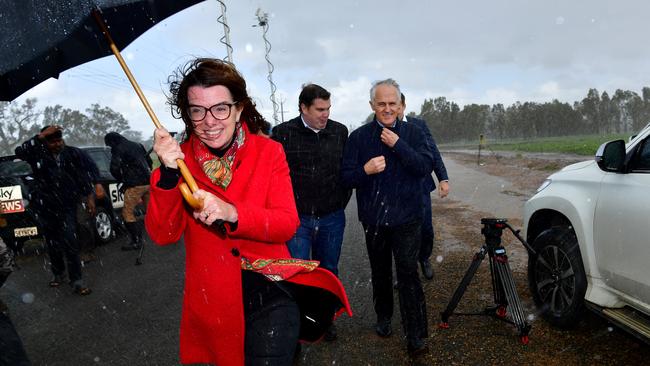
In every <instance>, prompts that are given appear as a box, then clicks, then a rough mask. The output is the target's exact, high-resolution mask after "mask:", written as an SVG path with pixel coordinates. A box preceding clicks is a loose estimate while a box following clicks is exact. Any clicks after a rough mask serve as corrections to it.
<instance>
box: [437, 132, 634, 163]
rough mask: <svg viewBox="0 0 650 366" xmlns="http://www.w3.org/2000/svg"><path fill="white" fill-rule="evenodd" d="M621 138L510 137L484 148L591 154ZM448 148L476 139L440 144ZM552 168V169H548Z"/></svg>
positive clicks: (623, 135) (594, 136)
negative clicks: (601, 146) (525, 138)
mask: <svg viewBox="0 0 650 366" xmlns="http://www.w3.org/2000/svg"><path fill="white" fill-rule="evenodd" d="M618 139H623V140H625V141H628V139H629V135H627V134H607V135H581V136H561V137H545V138H539V139H533V140H530V139H528V140H524V139H516V140H515V139H512V140H500V141H495V140H492V141H490V139H487V141H486V144H485V145H483V147H482V148H484V149H486V150H487V149H491V150H494V151H521V152H545V153H564V154H576V155H584V156H591V155H594V154H595V153H596V150H597V149H598V147H599V146H600V145H601V144H602V143H604V142H607V141H611V140H618ZM442 146H444V147H448V148H450V149H457V148H472V149H476V148H477V147H478V141H477V142H476V143H475V144H473V145H472V143H471V142H470V143H467V144H461V145H459V144H449V145H442ZM550 170H552V169H550Z"/></svg>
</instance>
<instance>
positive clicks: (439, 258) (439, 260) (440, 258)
mask: <svg viewBox="0 0 650 366" xmlns="http://www.w3.org/2000/svg"><path fill="white" fill-rule="evenodd" d="M436 262H438V263H442V256H441V255H439V256H437V257H436Z"/></svg>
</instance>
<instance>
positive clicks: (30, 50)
mask: <svg viewBox="0 0 650 366" xmlns="http://www.w3.org/2000/svg"><path fill="white" fill-rule="evenodd" d="M201 1H203V0H140V1H133V0H131V1H129V0H0V49H1V52H0V54H1V55H2V57H1V58H0V100H2V101H11V100H13V99H15V98H17V97H18V96H20V95H21V94H23V93H24V92H26V91H27V90H29V89H30V88H32V87H34V86H36V85H38V84H40V83H41V82H43V81H45V80H47V79H49V78H51V77H54V78H58V76H59V73H61V72H63V71H65V70H67V69H70V68H72V67H75V66H77V65H81V64H83V63H85V62H88V61H92V60H95V59H98V58H101V57H104V56H107V55H110V54H112V52H111V49H110V47H109V44H108V43H107V41H106V38H105V37H104V35H103V34H102V31H101V28H100V26H99V25H98V24H97V22H96V20H95V19H94V17H93V16H92V15H91V14H92V11H93V10H95V9H96V10H98V11H99V15H100V17H101V18H102V19H103V20H104V22H105V23H106V25H107V27H108V31H109V32H110V35H111V37H112V38H113V41H114V42H115V45H116V46H117V48H118V49H120V50H121V49H124V47H126V46H127V45H129V44H130V43H131V42H132V41H133V40H135V39H136V38H137V37H138V36H140V35H141V34H142V33H144V32H145V31H147V30H148V29H149V28H151V27H152V26H154V25H155V24H157V23H159V22H160V21H162V20H164V19H165V18H167V17H168V16H170V15H172V14H174V13H177V12H179V11H181V10H183V9H185V8H187V7H189V6H191V5H194V4H196V3H199V2H201Z"/></svg>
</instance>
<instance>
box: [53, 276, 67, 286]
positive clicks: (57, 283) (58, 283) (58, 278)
mask: <svg viewBox="0 0 650 366" xmlns="http://www.w3.org/2000/svg"><path fill="white" fill-rule="evenodd" d="M63 281H65V277H64V276H63V275H54V277H53V278H52V279H51V280H50V287H59V286H61V284H62V283H63Z"/></svg>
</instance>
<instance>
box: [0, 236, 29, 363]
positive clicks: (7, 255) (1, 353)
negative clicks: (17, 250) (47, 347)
mask: <svg viewBox="0 0 650 366" xmlns="http://www.w3.org/2000/svg"><path fill="white" fill-rule="evenodd" d="M14 266H15V265H14V258H13V252H12V251H11V250H9V249H8V248H7V246H6V245H5V242H4V241H2V239H0V287H1V286H2V284H4V282H5V281H6V280H7V277H9V274H10V273H11V272H12V271H13V270H14ZM7 310H8V309H7V306H6V305H5V304H4V303H3V302H2V300H0V366H9V365H11V366H25V365H30V362H29V360H28V359H27V354H26V353H25V349H24V348H23V342H21V340H20V337H19V336H18V333H16V329H15V328H14V325H13V323H11V320H10V319H9V314H8V311H7Z"/></svg>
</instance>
